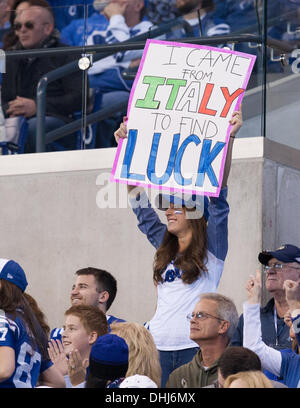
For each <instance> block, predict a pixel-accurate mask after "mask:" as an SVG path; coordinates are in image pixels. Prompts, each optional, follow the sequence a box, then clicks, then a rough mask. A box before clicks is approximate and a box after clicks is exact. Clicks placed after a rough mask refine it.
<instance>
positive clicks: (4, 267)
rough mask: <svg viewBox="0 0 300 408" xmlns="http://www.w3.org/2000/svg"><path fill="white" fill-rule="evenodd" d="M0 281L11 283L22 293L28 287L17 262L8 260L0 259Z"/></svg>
mask: <svg viewBox="0 0 300 408" xmlns="http://www.w3.org/2000/svg"><path fill="white" fill-rule="evenodd" d="M0 279H4V280H7V281H8V282H11V283H13V284H14V285H16V286H18V287H19V288H20V289H21V291H22V292H24V291H25V289H26V287H27V285H28V282H27V279H26V275H25V272H24V270H23V268H21V266H20V265H19V264H18V263H17V262H15V261H13V260H9V259H4V258H0Z"/></svg>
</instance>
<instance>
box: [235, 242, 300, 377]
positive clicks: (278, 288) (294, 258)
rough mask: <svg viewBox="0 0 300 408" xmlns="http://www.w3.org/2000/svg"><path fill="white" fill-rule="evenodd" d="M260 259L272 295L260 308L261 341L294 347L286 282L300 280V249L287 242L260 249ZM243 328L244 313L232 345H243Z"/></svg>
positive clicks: (287, 347)
mask: <svg viewBox="0 0 300 408" xmlns="http://www.w3.org/2000/svg"><path fill="white" fill-rule="evenodd" d="M258 260H259V262H260V263H261V264H262V265H263V270H264V273H265V287H266V290H267V291H268V292H269V293H270V294H271V296H272V298H271V299H270V300H269V301H268V303H267V304H266V305H265V306H264V307H262V308H261V309H260V320H261V329H262V340H263V342H264V343H266V344H267V346H270V347H273V348H275V349H278V350H283V349H291V348H292V341H291V338H290V334H289V327H288V326H287V325H286V324H285V323H284V315H285V314H286V313H287V312H288V309H289V307H288V304H287V301H286V296H285V289H284V286H283V283H284V281H285V280H292V281H299V280H300V249H299V248H298V247H297V246H295V245H289V244H286V245H283V246H281V247H280V248H278V249H276V250H275V251H263V252H261V253H260V254H259V255H258ZM243 327H244V320H243V315H241V316H240V320H239V324H238V328H237V330H236V332H235V334H234V337H233V340H232V345H233V346H242V345H243ZM269 377H270V378H274V377H272V376H269Z"/></svg>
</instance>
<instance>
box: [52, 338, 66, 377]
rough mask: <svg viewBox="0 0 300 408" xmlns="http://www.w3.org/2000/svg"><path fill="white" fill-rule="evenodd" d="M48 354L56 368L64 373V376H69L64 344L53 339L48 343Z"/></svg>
mask: <svg viewBox="0 0 300 408" xmlns="http://www.w3.org/2000/svg"><path fill="white" fill-rule="evenodd" d="M48 353H49V357H50V359H51V361H52V363H53V364H54V366H55V367H56V368H57V369H58V370H59V371H60V372H61V373H62V375H67V374H68V358H67V356H66V353H65V351H64V346H63V344H62V342H61V341H60V340H54V339H51V340H50V341H49V343H48Z"/></svg>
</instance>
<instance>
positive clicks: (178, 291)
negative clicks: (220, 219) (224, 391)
mask: <svg viewBox="0 0 300 408" xmlns="http://www.w3.org/2000/svg"><path fill="white" fill-rule="evenodd" d="M206 268H207V270H208V272H207V273H206V274H203V275H202V276H201V277H199V278H198V279H197V280H195V281H194V282H193V283H192V284H187V283H183V282H182V279H181V277H180V276H181V274H182V271H179V270H178V269H177V268H176V269H175V267H174V265H173V263H170V264H169V265H168V266H167V268H166V270H165V271H164V273H163V274H162V278H163V280H164V282H163V283H159V284H158V286H157V308H156V312H155V314H154V316H153V317H152V319H151V320H150V322H149V326H148V328H149V330H150V332H151V334H152V336H153V338H154V342H155V344H156V347H157V349H158V350H161V351H170V350H172V351H173V350H182V349H187V348H192V347H198V345H197V344H196V343H195V342H194V341H192V340H191V339H190V338H189V333H190V323H189V321H188V320H187V318H186V316H187V315H188V314H189V313H191V312H193V310H194V307H195V305H196V303H197V302H198V301H199V296H200V294H201V293H206V292H215V291H216V289H217V287H218V284H219V281H220V278H221V275H222V271H223V268H224V262H223V261H222V260H220V259H218V258H216V257H215V256H214V255H213V254H212V253H210V252H209V251H207V263H206Z"/></svg>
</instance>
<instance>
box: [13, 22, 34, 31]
mask: <svg viewBox="0 0 300 408" xmlns="http://www.w3.org/2000/svg"><path fill="white" fill-rule="evenodd" d="M23 26H24V27H25V28H27V29H28V30H33V29H34V23H33V22H31V21H26V23H24V24H21V23H16V24H14V25H13V29H14V30H15V31H20V30H21V28H22V27H23Z"/></svg>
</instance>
